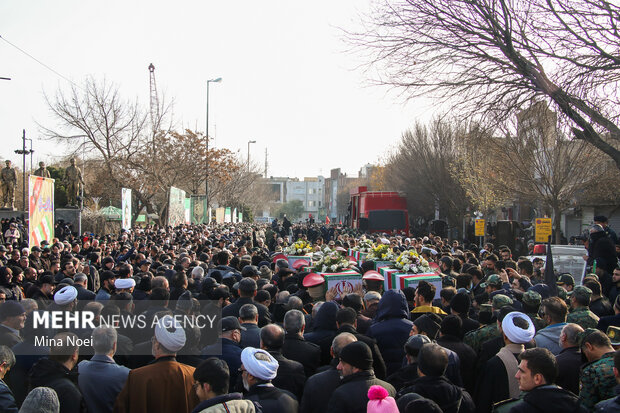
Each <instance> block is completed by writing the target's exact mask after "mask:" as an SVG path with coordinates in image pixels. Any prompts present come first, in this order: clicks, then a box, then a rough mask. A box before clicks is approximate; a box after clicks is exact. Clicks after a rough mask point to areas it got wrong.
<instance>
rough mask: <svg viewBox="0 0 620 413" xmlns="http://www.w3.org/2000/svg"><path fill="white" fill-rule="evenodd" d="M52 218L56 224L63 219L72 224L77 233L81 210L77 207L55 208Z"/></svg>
mask: <svg viewBox="0 0 620 413" xmlns="http://www.w3.org/2000/svg"><path fill="white" fill-rule="evenodd" d="M54 220H55V221H56V222H55V223H56V224H57V223H58V222H59V221H60V220H63V221H64V222H65V223H67V224H70V225H71V226H72V230H73V232H74V233H77V232H78V231H79V229H80V228H81V226H80V224H81V220H82V211H80V210H79V209H78V208H56V209H55V210H54Z"/></svg>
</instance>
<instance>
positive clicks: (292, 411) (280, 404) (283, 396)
mask: <svg viewBox="0 0 620 413" xmlns="http://www.w3.org/2000/svg"><path fill="white" fill-rule="evenodd" d="M245 398H246V400H251V401H253V402H257V403H258V404H260V405H261V407H262V409H263V412H265V413H297V410H298V408H299V403H298V402H297V400H295V396H293V395H292V394H291V393H289V392H287V391H286V390H281V389H278V388H277V387H273V386H266V385H260V384H257V385H254V386H252V387H250V390H248V392H247V393H246V395H245Z"/></svg>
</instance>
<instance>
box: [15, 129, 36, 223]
mask: <svg viewBox="0 0 620 413" xmlns="http://www.w3.org/2000/svg"><path fill="white" fill-rule="evenodd" d="M32 152H33V151H32V149H30V150H27V149H26V129H23V130H22V149H17V150H15V153H16V154H18V155H21V156H22V202H23V204H22V205H23V207H22V208H23V210H22V212H23V216H22V218H23V220H24V222H25V221H26V206H27V205H26V155H29V154H30V153H32Z"/></svg>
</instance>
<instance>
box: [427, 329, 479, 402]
mask: <svg viewBox="0 0 620 413" xmlns="http://www.w3.org/2000/svg"><path fill="white" fill-rule="evenodd" d="M437 344H439V345H440V346H441V347H443V348H446V349H448V350H451V351H453V352H455V353H456V354H457V355H458V356H459V360H460V367H461V369H460V373H461V379H462V381H463V386H464V387H465V389H467V391H468V392H469V393H470V394H471V393H473V392H474V389H475V386H476V376H475V371H476V357H477V355H476V352H475V351H474V349H473V348H471V347H470V346H468V345H467V344H465V343H463V341H462V340H460V339H459V338H457V337H455V336H450V335H444V336H441V337H439V338H438V339H437Z"/></svg>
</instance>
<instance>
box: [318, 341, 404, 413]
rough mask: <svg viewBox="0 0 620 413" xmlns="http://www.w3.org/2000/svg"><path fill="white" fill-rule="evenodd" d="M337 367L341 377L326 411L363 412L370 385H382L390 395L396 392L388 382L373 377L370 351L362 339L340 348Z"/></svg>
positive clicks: (335, 412) (329, 412)
mask: <svg viewBox="0 0 620 413" xmlns="http://www.w3.org/2000/svg"><path fill="white" fill-rule="evenodd" d="M337 368H338V371H339V372H340V374H341V375H342V376H343V379H342V382H341V384H340V387H338V388H337V389H336V391H334V393H333V394H332V397H331V399H330V400H329V404H328V406H327V413H354V412H365V411H366V406H367V404H368V389H370V387H371V386H375V385H378V386H381V387H383V388H384V389H386V390H387V391H388V393H389V394H390V396H392V397H394V395H395V394H396V390H394V387H393V386H392V385H391V384H390V383H387V382H385V381H383V380H379V379H378V378H376V377H375V375H374V373H373V371H372V353H371V352H370V348H369V347H368V345H366V343H364V342H362V341H356V342H354V343H351V344H348V345H347V346H346V347H344V348H343V349H342V351H341V352H340V363H338V366H337Z"/></svg>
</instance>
